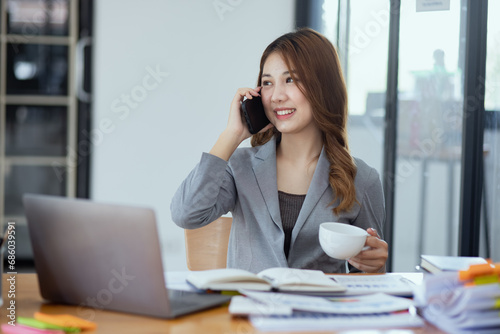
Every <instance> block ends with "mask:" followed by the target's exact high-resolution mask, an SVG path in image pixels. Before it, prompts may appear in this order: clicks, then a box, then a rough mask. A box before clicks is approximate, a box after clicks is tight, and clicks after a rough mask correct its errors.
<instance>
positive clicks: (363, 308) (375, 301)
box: [240, 290, 413, 314]
mask: <svg viewBox="0 0 500 334" xmlns="http://www.w3.org/2000/svg"><path fill="white" fill-rule="evenodd" d="M240 293H241V294H242V295H244V296H246V297H248V298H250V299H253V300H255V301H257V302H259V303H261V304H265V305H283V306H288V307H290V308H291V309H293V310H294V311H308V312H319V313H335V314H373V313H386V312H395V311H403V310H408V309H410V308H412V307H413V301H412V300H410V299H407V298H402V297H395V296H390V295H387V294H384V293H377V294H371V295H364V296H355V297H339V298H323V297H313V296H302V295H297V294H288V293H276V292H260V291H249V290H240Z"/></svg>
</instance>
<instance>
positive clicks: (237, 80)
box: [91, 0, 295, 270]
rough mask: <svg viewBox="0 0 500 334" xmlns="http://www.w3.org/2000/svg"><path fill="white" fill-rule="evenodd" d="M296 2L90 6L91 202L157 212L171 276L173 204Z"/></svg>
mask: <svg viewBox="0 0 500 334" xmlns="http://www.w3.org/2000/svg"><path fill="white" fill-rule="evenodd" d="M294 3H295V2H294V1H290V0H274V1H265V0H252V1H248V0H246V1H245V0H216V1H213V0H210V1H207V0H191V1H182V0H168V1H165V0H142V1H133V0H126V1H123V0H106V1H96V2H95V16H94V17H95V31H94V36H95V37H94V44H93V52H94V54H93V62H94V66H93V92H94V100H93V125H92V134H93V136H92V138H93V141H94V142H93V144H94V145H93V153H92V169H91V173H92V174H91V198H92V199H94V200H97V201H105V202H113V203H122V204H132V205H141V206H149V207H153V208H154V209H155V210H156V213H157V218H158V221H159V228H160V238H161V240H162V243H163V253H164V254H163V255H164V263H165V265H166V268H167V269H168V270H184V269H186V265H185V249H184V234H183V230H182V229H180V228H179V227H177V226H176V225H175V224H174V223H173V222H172V220H171V218H170V201H171V198H172V196H173V194H174V192H175V190H176V189H177V187H178V186H179V185H180V183H181V181H182V180H183V179H184V177H185V176H186V175H187V174H188V172H189V171H190V170H191V169H192V168H193V167H194V165H195V164H196V163H197V161H198V160H199V158H200V156H201V153H202V152H203V151H208V150H209V149H210V148H211V146H212V144H213V143H215V140H216V139H217V137H218V134H219V133H220V132H221V131H222V130H223V128H224V126H225V124H226V121H227V115H228V112H229V104H230V102H231V99H232V97H233V95H234V93H235V91H236V89H237V88H238V87H243V86H254V85H255V83H256V78H257V75H258V66H259V61H260V56H261V54H262V51H263V50H264V48H265V47H266V46H267V45H268V44H269V43H270V42H271V41H272V40H274V39H275V38H276V37H278V36H280V35H281V34H283V33H286V32H289V31H291V30H293V28H294V15H295V13H294ZM152 72H153V73H155V72H156V75H155V76H156V77H155V76H153V75H151V73H152ZM127 96H128V97H127ZM131 242H133V240H131ZM145 247H147V245H145Z"/></svg>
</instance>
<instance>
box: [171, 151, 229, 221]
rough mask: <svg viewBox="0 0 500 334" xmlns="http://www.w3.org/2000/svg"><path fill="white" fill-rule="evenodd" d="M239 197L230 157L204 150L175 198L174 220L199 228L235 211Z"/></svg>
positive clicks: (172, 207)
mask: <svg viewBox="0 0 500 334" xmlns="http://www.w3.org/2000/svg"><path fill="white" fill-rule="evenodd" d="M235 201H236V188H235V185H234V179H233V176H232V173H231V170H230V168H229V167H228V163H227V161H225V160H223V159H220V158H218V157H216V156H214V155H211V154H209V153H203V154H202V157H201V160H200V162H199V163H198V164H197V165H196V167H195V168H194V169H193V170H192V171H191V173H189V175H188V176H187V178H186V179H185V180H184V181H183V182H182V184H181V185H180V187H179V188H178V189H177V191H176V193H175V194H174V197H173V198H172V203H171V204H170V211H171V215H172V220H173V221H174V222H175V223H176V224H177V225H179V226H180V227H182V228H186V229H194V228H199V227H202V226H204V225H207V224H209V223H210V222H212V221H214V220H215V219H217V218H219V217H220V216H222V215H223V214H226V213H227V212H229V211H231V210H232V209H233V208H234V205H235Z"/></svg>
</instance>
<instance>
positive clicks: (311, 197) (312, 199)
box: [291, 148, 330, 244]
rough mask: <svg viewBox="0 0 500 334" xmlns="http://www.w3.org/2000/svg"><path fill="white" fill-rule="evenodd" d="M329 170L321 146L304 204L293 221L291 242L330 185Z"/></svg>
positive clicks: (328, 163) (328, 164)
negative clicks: (295, 220) (294, 221)
mask: <svg viewBox="0 0 500 334" xmlns="http://www.w3.org/2000/svg"><path fill="white" fill-rule="evenodd" d="M329 171H330V162H329V161H328V159H327V158H326V155H325V149H324V148H323V149H322V150H321V154H320V156H319V159H318V164H317V165H316V170H315V171H314V175H313V178H312V180H311V184H310V185H309V189H308V191H307V195H306V198H305V200H304V204H302V208H301V209H300V213H299V216H298V217H297V222H296V223H295V226H294V228H293V231H292V240H291V243H292V244H293V242H294V241H295V238H296V237H297V234H299V231H300V229H301V228H302V226H303V225H304V223H305V222H306V220H307V217H309V215H310V214H311V212H312V210H313V209H314V207H315V206H316V204H317V203H318V201H319V200H320V198H321V196H322V195H323V193H324V192H325V191H326V189H327V188H328V186H329V185H330V182H329Z"/></svg>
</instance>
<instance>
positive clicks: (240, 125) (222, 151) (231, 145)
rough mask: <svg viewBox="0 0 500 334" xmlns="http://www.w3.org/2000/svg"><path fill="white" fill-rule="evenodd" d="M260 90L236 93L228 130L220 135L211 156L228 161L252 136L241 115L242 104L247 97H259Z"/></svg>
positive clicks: (270, 125)
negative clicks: (243, 142)
mask: <svg viewBox="0 0 500 334" xmlns="http://www.w3.org/2000/svg"><path fill="white" fill-rule="evenodd" d="M260 89H261V87H257V88H255V89H253V88H240V89H238V90H237V91H236V94H235V95H234V98H233V101H232V102H231V107H230V110H229V119H228V121H227V126H226V129H225V130H224V131H223V132H222V133H221V134H220V136H219V139H218V140H217V142H216V143H215V145H214V146H213V147H212V149H211V150H210V154H213V155H215V156H218V157H219V158H221V159H224V160H226V161H227V160H229V158H230V157H231V155H232V154H233V152H234V151H235V150H236V148H237V147H238V146H239V145H240V144H241V142H242V141H244V140H245V139H247V138H250V137H251V136H252V134H251V133H250V131H249V130H248V127H247V125H246V123H245V120H244V119H243V117H242V115H241V102H242V101H243V99H244V98H245V97H246V98H247V99H252V98H253V97H254V96H259V95H260V94H259V92H260ZM272 126H273V125H272V124H268V125H267V126H266V127H265V128H264V129H262V130H261V131H260V132H263V131H267V130H268V129H269V128H271V127H272Z"/></svg>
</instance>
